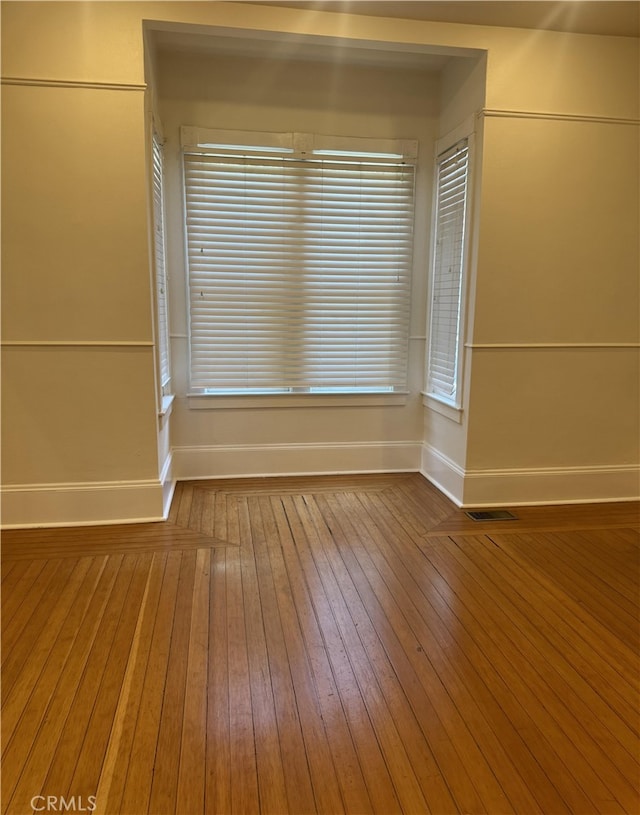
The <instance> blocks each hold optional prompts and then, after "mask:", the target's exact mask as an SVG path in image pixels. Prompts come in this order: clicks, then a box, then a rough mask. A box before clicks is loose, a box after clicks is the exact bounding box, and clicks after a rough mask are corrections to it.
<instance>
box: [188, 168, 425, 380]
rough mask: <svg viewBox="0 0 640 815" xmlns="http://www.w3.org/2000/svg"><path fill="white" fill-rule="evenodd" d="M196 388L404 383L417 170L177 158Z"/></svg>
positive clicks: (192, 363) (192, 376)
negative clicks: (182, 184) (180, 162)
mask: <svg viewBox="0 0 640 815" xmlns="http://www.w3.org/2000/svg"><path fill="white" fill-rule="evenodd" d="M184 172H185V200H186V214H187V217H186V227H187V254H188V263H189V288H190V326H191V333H190V337H191V387H192V389H194V390H203V391H207V390H209V391H220V392H231V391H243V390H249V391H252V392H255V391H256V390H265V391H270V392H271V391H280V390H282V391H287V390H294V389H295V390H300V389H302V390H305V389H306V390H313V391H319V390H327V391H331V390H334V389H336V388H340V389H351V390H359V389H374V390H393V389H399V390H400V389H404V388H405V385H406V357H407V345H408V316H409V286H410V269H411V255H412V227H413V183H414V181H413V167H411V166H410V165H404V164H399V165H392V164H389V165H386V164H384V165H383V164H369V165H367V163H366V162H364V161H363V162H357V163H356V162H348V163H346V162H339V161H335V162H334V161H320V160H312V161H304V162H303V161H298V160H295V159H287V158H271V159H262V158H242V157H235V156H215V155H200V154H191V153H188V152H187V153H185V156H184Z"/></svg>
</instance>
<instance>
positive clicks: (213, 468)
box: [172, 441, 420, 479]
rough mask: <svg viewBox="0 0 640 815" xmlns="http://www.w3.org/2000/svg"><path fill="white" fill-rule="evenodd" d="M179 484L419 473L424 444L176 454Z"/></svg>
mask: <svg viewBox="0 0 640 815" xmlns="http://www.w3.org/2000/svg"><path fill="white" fill-rule="evenodd" d="M172 452H173V472H174V476H175V478H177V479H204V478H241V477H251V476H273V475H323V474H326V475H329V474H334V473H368V472H372V473H377V472H415V471H417V470H418V469H419V467H420V442H415V441H403V442H383V443H360V444H359V443H352V444H322V443H317V444H268V445H255V446H254V445H237V446H226V445H215V446H206V447H205V446H194V447H174V448H173V451H172Z"/></svg>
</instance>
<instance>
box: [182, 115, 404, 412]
mask: <svg viewBox="0 0 640 815" xmlns="http://www.w3.org/2000/svg"><path fill="white" fill-rule="evenodd" d="M181 146H182V151H183V156H184V155H185V154H186V153H203V154H207V153H212V154H215V155H220V154H223V155H224V154H228V155H237V156H238V155H239V156H249V157H250V156H260V155H263V156H271V155H274V154H275V155H276V156H278V155H284V156H286V157H291V158H294V159H305V158H323V157H325V156H326V157H328V158H329V159H331V158H333V157H334V156H341V157H343V158H344V157H345V156H349V155H351V156H354V154H357V156H354V160H356V161H357V159H358V157H360V158H362V157H365V158H366V161H367V162H369V161H371V162H372V163H376V162H380V163H386V164H388V163H389V160H390V158H391V159H392V160H393V161H394V162H395V161H397V162H402V163H406V164H411V165H413V166H415V164H416V161H417V149H418V142H417V140H395V139H370V138H352V137H340V136H318V135H313V134H306V133H261V132H254V131H229V130H211V129H206V128H197V127H182V128H181ZM186 214H187V206H186V201H185V216H186ZM185 233H186V224H185ZM185 237H186V234H185ZM185 248H186V254H187V257H186V266H187V275H186V287H187V303H188V304H189V305H188V308H190V301H191V297H190V291H189V290H190V272H189V257H188V254H189V253H188V242H187V240H185ZM412 265H413V264H412V262H411V261H410V262H409V286H410V284H411V267H412ZM188 316H189V325H191V314H189V315H188ZM407 319H408V318H407ZM407 330H409V324H408V323H407ZM188 335H189V336H188V347H189V390H188V394H187V395H188V396H189V397H190V400H189V404H190V406H192V407H199V406H203V401H204V399H206V400H209V399H210V397H214V399H215V400H217V401H219V402H221V403H224V404H230V403H233V401H234V400H236V399H238V398H240V399H241V400H246V401H251V403H252V404H253V403H260V402H261V401H262V400H263V399H265V398H266V399H267V400H268V401H269V402H271V401H272V400H274V399H277V400H278V403H280V402H281V400H282V399H285V400H286V401H287V402H288V401H291V402H292V404H294V403H295V404H299V403H300V402H299V400H300V397H301V396H302V397H303V398H304V397H307V398H308V397H309V396H311V397H318V396H319V397H321V398H324V399H325V400H327V401H328V400H330V399H331V400H332V401H333V400H337V401H338V402H339V401H341V400H342V399H343V398H344V397H347V399H349V398H355V399H358V401H360V400H364V401H366V400H370V401H371V402H372V403H374V402H376V401H377V400H378V399H379V398H380V397H383V398H384V397H392V400H390V401H392V402H393V403H395V402H396V401H397V399H398V398H399V397H400V396H402V395H403V394H405V395H406V389H405V390H403V391H401V390H399V389H398V388H394V389H389V391H388V392H386V391H385V390H382V391H380V390H376V389H374V390H372V391H371V392H370V393H368V392H367V391H366V390H364V391H363V390H361V389H360V390H359V389H355V390H353V389H345V391H344V392H341V391H340V390H333V391H332V390H324V391H320V392H318V391H317V390H315V389H309V390H306V391H305V392H304V393H302V394H301V393H299V392H297V390H296V389H293V390H289V391H287V390H282V391H279V392H278V393H277V394H270V393H269V392H268V391H266V392H265V391H253V392H252V391H250V390H247V391H242V390H240V389H238V390H236V391H233V392H229V391H226V392H225V391H224V390H222V389H211V390H208V389H194V388H193V387H192V385H191V370H192V363H191V336H190V335H191V331H190V330H189V331H188ZM407 353H408V347H407ZM332 398H333V399H332ZM256 400H258V401H257V402H256ZM309 401H311V400H309Z"/></svg>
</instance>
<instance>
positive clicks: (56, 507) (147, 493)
mask: <svg viewBox="0 0 640 815" xmlns="http://www.w3.org/2000/svg"><path fill="white" fill-rule="evenodd" d="M163 517H164V516H163V485H162V484H161V482H160V481H159V480H155V479H149V480H144V481H103V482H87V483H79V484H18V485H8V486H4V487H3V488H2V528H3V529H12V528H29V527H40V526H97V525H101V524H120V523H145V522H149V521H161V520H163Z"/></svg>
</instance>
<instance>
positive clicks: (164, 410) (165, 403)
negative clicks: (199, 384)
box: [158, 393, 176, 419]
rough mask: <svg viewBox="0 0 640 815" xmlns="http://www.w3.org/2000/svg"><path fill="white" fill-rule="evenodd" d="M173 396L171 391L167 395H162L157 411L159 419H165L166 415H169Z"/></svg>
mask: <svg viewBox="0 0 640 815" xmlns="http://www.w3.org/2000/svg"><path fill="white" fill-rule="evenodd" d="M175 398H176V397H175V396H174V395H173V394H172V393H171V394H169V396H163V397H162V405H161V406H160V410H159V411H158V417H159V418H160V419H166V418H167V417H168V416H170V415H171V411H172V410H173V402H174V400H175Z"/></svg>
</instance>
